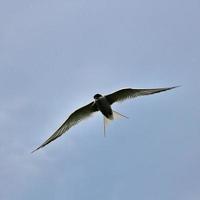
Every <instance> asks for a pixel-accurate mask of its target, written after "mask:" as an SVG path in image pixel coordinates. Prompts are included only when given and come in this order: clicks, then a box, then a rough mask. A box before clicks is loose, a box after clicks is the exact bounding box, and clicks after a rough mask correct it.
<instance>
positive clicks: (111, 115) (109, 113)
mask: <svg viewBox="0 0 200 200" xmlns="http://www.w3.org/2000/svg"><path fill="white" fill-rule="evenodd" d="M176 87H177V86H176ZM176 87H168V88H154V89H132V88H126V89H121V90H118V91H116V92H114V93H111V94H108V95H105V96H103V95H101V94H96V95H94V101H92V102H91V103H89V104H87V105H86V106H83V107H81V108H79V109H78V110H76V111H74V112H73V113H72V114H71V115H70V116H69V117H68V119H67V120H66V121H65V122H64V123H63V124H62V125H61V127H60V128H59V129H58V130H56V131H55V132H54V133H53V135H51V136H50V137H49V138H48V139H47V140H46V141H45V142H44V143H43V144H42V145H40V146H39V147H38V148H37V149H35V150H34V151H36V150H38V149H40V148H42V147H44V146H46V145H47V144H49V143H50V142H52V141H53V140H55V139H57V138H58V137H60V136H61V135H63V134H64V133H65V132H66V131H67V130H69V129H70V128H71V127H72V126H74V125H76V124H77V123H78V122H80V121H82V120H83V119H85V118H87V117H89V116H90V115H91V114H93V113H95V112H97V111H100V112H101V113H102V114H103V116H104V133H105V124H106V122H108V121H110V120H113V119H115V116H122V117H126V116H124V115H122V114H120V113H118V112H116V111H113V110H112V108H111V105H112V104H113V103H115V102H121V101H124V100H126V99H130V98H135V97H137V96H144V95H150V94H154V93H159V92H163V91H166V90H171V89H174V88H176ZM126 118H127V117H126ZM34 151H32V152H34Z"/></svg>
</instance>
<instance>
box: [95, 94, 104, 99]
mask: <svg viewBox="0 0 200 200" xmlns="http://www.w3.org/2000/svg"><path fill="white" fill-rule="evenodd" d="M100 97H102V95H101V94H95V95H94V99H95V100H97V99H99V98H100Z"/></svg>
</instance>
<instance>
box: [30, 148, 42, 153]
mask: <svg viewBox="0 0 200 200" xmlns="http://www.w3.org/2000/svg"><path fill="white" fill-rule="evenodd" d="M41 148H42V146H39V147H38V148H36V149H34V150H33V151H31V153H34V152H36V151H37V150H39V149H41Z"/></svg>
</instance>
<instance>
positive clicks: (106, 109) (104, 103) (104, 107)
mask: <svg viewBox="0 0 200 200" xmlns="http://www.w3.org/2000/svg"><path fill="white" fill-rule="evenodd" d="M94 104H95V106H96V108H97V109H98V110H99V111H100V112H101V113H102V114H103V115H104V116H105V117H106V118H108V119H111V120H112V119H113V111H112V108H111V105H110V104H109V102H108V100H107V99H106V97H105V96H100V97H99V98H97V99H95V101H94Z"/></svg>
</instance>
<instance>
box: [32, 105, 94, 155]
mask: <svg viewBox="0 0 200 200" xmlns="http://www.w3.org/2000/svg"><path fill="white" fill-rule="evenodd" d="M96 111H97V109H96V107H95V105H94V102H91V103H89V104H88V105H86V106H83V107H81V108H79V109H78V110H76V111H75V112H73V113H72V114H71V115H70V116H69V117H68V119H67V120H66V121H65V122H64V123H63V124H62V125H61V127H60V128H59V129H58V130H57V131H55V133H53V135H52V136H50V137H49V138H48V139H47V140H46V141H45V142H44V143H43V144H41V145H40V146H39V147H38V148H37V149H35V150H34V151H32V153H33V152H35V151H37V150H38V149H40V148H42V147H44V146H46V145H47V144H49V143H50V142H52V141H53V140H55V139H57V138H58V137H60V136H61V135H62V134H63V133H65V132H66V131H67V130H69V129H70V128H71V127H72V126H74V125H76V124H77V123H79V122H80V121H82V120H83V119H85V118H87V117H89V116H90V115H91V114H92V113H94V112H96Z"/></svg>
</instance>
